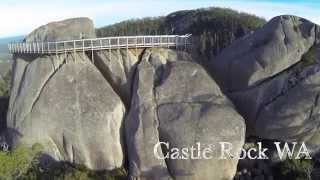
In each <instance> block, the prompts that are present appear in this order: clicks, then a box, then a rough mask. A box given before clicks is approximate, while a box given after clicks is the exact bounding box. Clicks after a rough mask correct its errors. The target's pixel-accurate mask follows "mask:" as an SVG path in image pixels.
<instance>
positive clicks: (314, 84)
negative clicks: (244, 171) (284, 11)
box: [211, 16, 320, 147]
mask: <svg viewBox="0 0 320 180" xmlns="http://www.w3.org/2000/svg"><path fill="white" fill-rule="evenodd" d="M319 41H320V28H319V26H317V25H315V24H313V23H312V22H309V21H308V20H305V19H302V18H299V17H295V16H279V17H275V18H273V19H272V20H271V21H270V22H268V23H267V24H266V25H265V26H263V27H262V28H261V29H258V30H257V31H255V32H254V33H253V34H251V35H249V36H246V37H245V38H243V39H241V40H238V41H236V42H235V43H234V44H232V45H231V46H229V47H228V48H226V49H225V50H224V51H223V52H222V53H221V54H220V55H219V56H218V57H217V59H216V60H215V61H214V62H213V63H212V69H211V71H212V73H213V74H214V77H215V79H216V80H217V82H218V83H219V85H220V86H221V88H222V89H223V91H224V92H225V93H226V94H227V95H228V96H229V97H230V98H231V99H232V100H233V102H234V103H235V105H236V107H237V109H238V110H239V112H240V113H241V114H242V115H243V116H244V117H245V119H246V121H247V127H248V129H249V130H250V132H251V133H253V134H255V135H258V136H260V137H262V138H268V139H278V140H283V141H308V142H309V143H310V144H314V145H316V146H318V147H319V145H320V141H319V138H318V137H319V125H318V124H319V123H320V119H319V118H320V117H319V113H320V111H319V110H320V109H319V105H318V99H319V92H320V91H319V90H320V89H319V88H320V86H319V84H320V78H319V73H320V65H319V60H320V49H319V45H318V44H319Z"/></svg>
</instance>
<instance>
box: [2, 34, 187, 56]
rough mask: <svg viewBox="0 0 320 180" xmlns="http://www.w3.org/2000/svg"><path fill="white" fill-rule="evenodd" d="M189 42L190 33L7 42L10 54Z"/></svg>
mask: <svg viewBox="0 0 320 180" xmlns="http://www.w3.org/2000/svg"><path fill="white" fill-rule="evenodd" d="M189 44H191V34H186V35H157V36H119V37H105V38H95V39H80V40H70V41H57V42H23V43H10V44H8V48H9V52H10V53H11V54H62V53H68V52H86V51H97V50H111V49H130V48H146V47H162V48H180V47H182V48H184V49H186V48H187V46H188V45H189Z"/></svg>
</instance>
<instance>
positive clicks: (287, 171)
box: [276, 159, 313, 180]
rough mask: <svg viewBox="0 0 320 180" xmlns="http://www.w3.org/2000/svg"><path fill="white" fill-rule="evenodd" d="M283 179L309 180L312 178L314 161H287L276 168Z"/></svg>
mask: <svg viewBox="0 0 320 180" xmlns="http://www.w3.org/2000/svg"><path fill="white" fill-rule="evenodd" d="M276 168H278V170H279V172H278V175H279V176H280V178H281V179H290V180H308V179H310V178H311V171H312V169H313V161H312V160H310V159H286V160H285V161H283V162H281V163H280V164H278V166H277V167H276Z"/></svg>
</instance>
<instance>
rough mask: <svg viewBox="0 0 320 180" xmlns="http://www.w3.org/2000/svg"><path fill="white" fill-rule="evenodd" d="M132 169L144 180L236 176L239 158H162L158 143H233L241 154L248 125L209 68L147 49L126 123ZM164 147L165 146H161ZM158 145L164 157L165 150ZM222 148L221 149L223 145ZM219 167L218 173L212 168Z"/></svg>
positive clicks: (135, 80) (130, 166)
mask: <svg viewBox="0 0 320 180" xmlns="http://www.w3.org/2000/svg"><path fill="white" fill-rule="evenodd" d="M125 127H126V137H127V147H128V153H129V154H128V156H129V172H130V175H131V177H142V179H144V178H145V179H168V178H169V177H170V175H171V176H172V177H174V178H175V179H212V178H213V177H215V178H216V179H232V178H233V176H234V174H235V170H236V166H237V160H218V156H217V155H216V154H214V157H213V158H212V159H210V160H205V159H202V160H190V159H189V160H181V159H179V160H174V159H167V160H166V161H164V160H159V159H157V158H156V156H155V155H154V146H155V144H157V143H158V142H168V143H170V146H172V147H177V148H183V147H191V146H195V145H196V143H197V142H200V143H201V144H213V143H216V142H221V141H227V142H231V143H232V144H233V146H234V149H233V151H232V153H233V154H238V153H239V151H238V150H239V148H240V147H242V145H243V143H244V136H245V125H244V122H243V119H242V117H241V116H239V114H238V113H237V112H236V111H235V110H234V109H233V105H232V104H231V103H230V102H229V101H228V100H227V98H226V97H225V96H224V95H223V94H222V93H221V91H220V89H219V87H218V86H217V85H216V83H215V82H214V81H213V80H212V79H211V78H210V76H209V75H208V74H207V73H206V72H205V70H204V69H203V68H202V67H201V66H199V65H197V64H195V63H193V62H191V59H190V57H189V56H187V55H185V54H177V53H174V52H171V51H169V53H168V55H166V56H164V53H162V52H159V51H157V50H147V51H146V52H145V53H144V54H143V57H142V60H141V62H140V64H139V65H138V67H137V72H136V76H135V79H134V88H133V97H132V104H131V109H130V112H129V114H128V116H127V119H126V121H125ZM159 148H160V147H159ZM159 148H158V149H156V151H157V152H158V153H159V154H161V156H162V155H164V154H162V151H164V152H165V150H164V149H162V150H161V149H159ZM217 151H219V149H217ZM212 169H214V171H212Z"/></svg>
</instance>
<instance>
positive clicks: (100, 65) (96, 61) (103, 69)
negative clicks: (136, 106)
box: [86, 50, 129, 109]
mask: <svg viewBox="0 0 320 180" xmlns="http://www.w3.org/2000/svg"><path fill="white" fill-rule="evenodd" d="M112 51H115V50H112ZM91 53H92V52H86V55H87V57H88V58H89V59H91V58H92V54H91ZM109 53H110V52H109ZM116 60H118V59H116ZM91 62H92V64H93V65H94V66H95V67H96V68H97V69H98V71H99V72H100V73H101V74H102V76H103V77H104V79H105V80H106V81H107V82H108V83H109V84H110V86H111V88H112V89H113V91H114V92H115V93H116V94H117V95H118V96H119V97H120V99H121V101H122V102H123V104H124V105H125V106H126V109H128V104H129V103H128V100H127V99H125V97H124V96H123V95H122V94H121V90H120V88H119V87H117V85H116V84H114V82H113V81H112V78H111V77H110V74H111V72H110V70H109V68H108V66H107V65H106V64H105V63H104V62H103V60H102V59H101V58H100V57H99V55H98V54H97V52H93V60H92V59H91Z"/></svg>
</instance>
